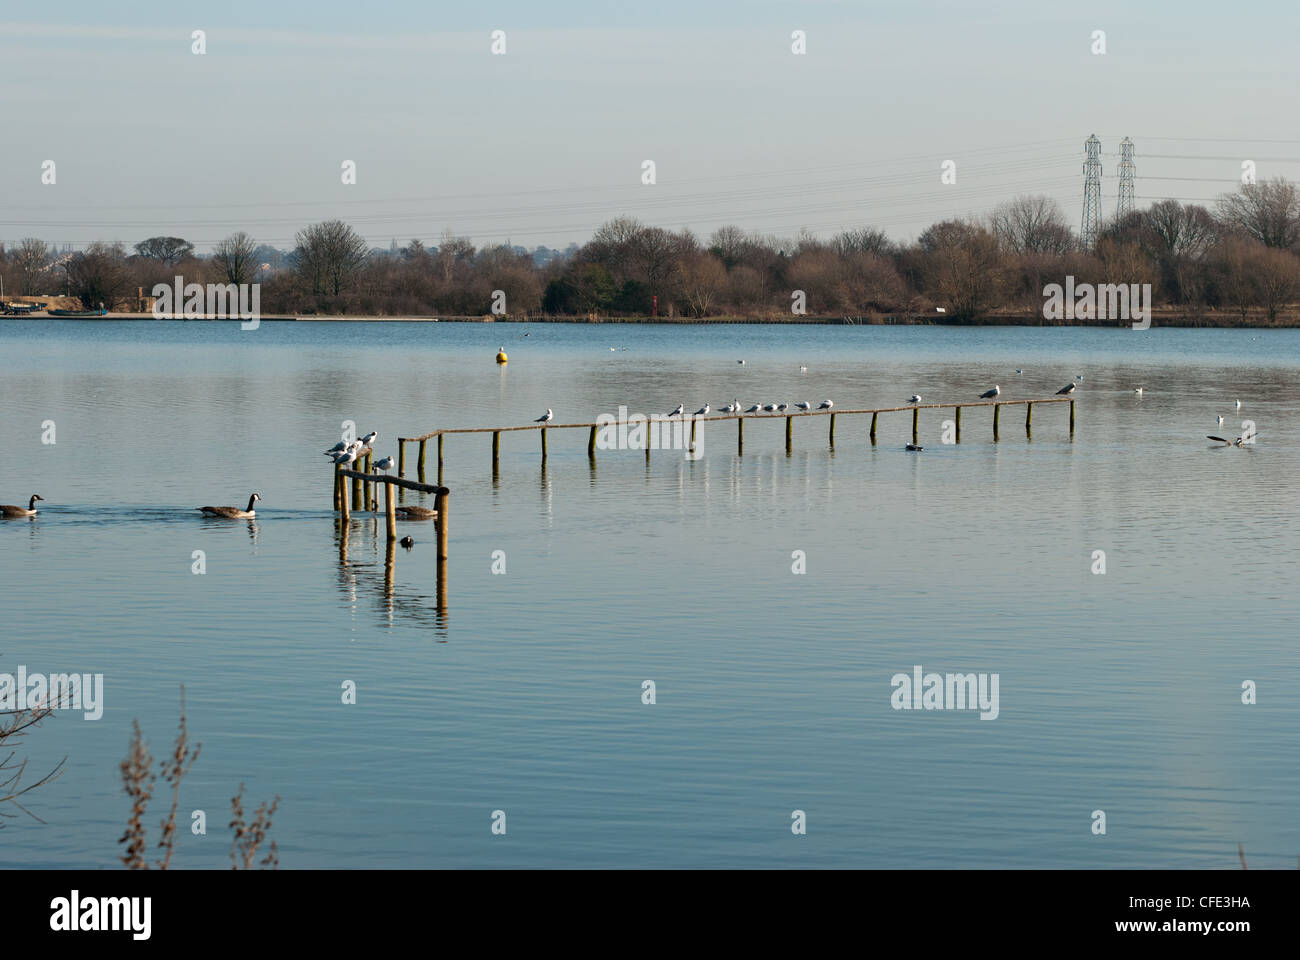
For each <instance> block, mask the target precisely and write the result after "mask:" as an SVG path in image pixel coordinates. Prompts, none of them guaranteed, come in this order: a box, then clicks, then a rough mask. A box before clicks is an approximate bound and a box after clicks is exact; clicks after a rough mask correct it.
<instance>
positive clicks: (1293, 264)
mask: <svg viewBox="0 0 1300 960" xmlns="http://www.w3.org/2000/svg"><path fill="white" fill-rule="evenodd" d="M1253 261H1254V262H1253V263H1252V264H1250V273H1251V274H1252V275H1253V276H1254V278H1255V286H1256V289H1257V290H1258V292H1259V296H1258V301H1259V305H1260V306H1262V307H1263V308H1264V309H1265V310H1266V311H1268V322H1269V323H1275V322H1276V321H1277V314H1278V310H1280V309H1281V308H1282V307H1284V306H1286V305H1287V304H1288V303H1292V302H1293V301H1294V300H1295V299H1296V295H1297V293H1300V259H1297V258H1296V256H1295V254H1293V253H1291V252H1290V251H1288V250H1278V249H1276V248H1274V247H1266V248H1264V249H1262V250H1256V251H1255V255H1254V257H1253Z"/></svg>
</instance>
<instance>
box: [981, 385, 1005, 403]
mask: <svg viewBox="0 0 1300 960" xmlns="http://www.w3.org/2000/svg"><path fill="white" fill-rule="evenodd" d="M1001 392H1002V388H1001V387H999V386H998V385H997V384H994V385H993V389H992V390H985V391H984V392H983V393H981V394H980V399H981V400H992V399H993V398H994V397H996V396H997V395H998V394H1000V393H1001Z"/></svg>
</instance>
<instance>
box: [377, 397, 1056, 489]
mask: <svg viewBox="0 0 1300 960" xmlns="http://www.w3.org/2000/svg"><path fill="white" fill-rule="evenodd" d="M1003 406H1005V404H1001V403H997V404H994V405H993V439H994V440H998V439H1000V438H1001V415H1002V407H1003ZM953 409H954V416H953V426H954V433H955V439H956V441H957V442H958V443H960V442H961V410H962V408H961V407H959V406H958V407H954V408H953ZM835 417H836V414H834V413H832V414H830V429H829V431H828V433H829V438H828V439H829V441H830V444H831V446H834V445H835ZM746 419H748V418H747V417H737V418H736V452H737V453H744V450H745V420H746ZM763 419H771V418H763ZM879 420H880V414H879V412H873V413H872V414H871V433H870V437H871V444H872V446H875V444H876V428H877V426H878V424H879ZM794 421H795V416H794V415H791V416H787V417H786V418H785V448H786V451H787V452H789V451H790V450H792V449H793V447H794ZM659 422H667V421H659ZM1033 423H1034V404H1033V402H1032V401H1028V402H1026V403H1025V435H1026V436H1032V434H1033ZM695 426H696V421H694V420H692V421H691V445H692V447H693V446H694V445H695ZM466 432H472V431H466ZM484 432H486V431H484ZM539 432H540V433H541V435H542V461H543V462H545V460H546V428H545V427H542V428H541V429H540V431H539ZM596 433H597V426H596V425H595V424H593V425H592V426H591V427H590V430H589V433H588V435H587V456H588V457H590V458H591V459H592V460H595V459H596ZM1070 436H1074V401H1073V400H1071V401H1070ZM920 437H921V410H920V408H919V407H916V408H913V409H912V443H919V442H920ZM437 438H438V483H439V484H441V483H442V465H443V456H442V441H443V435H442V434H441V433H439V434H437ZM407 442H408V441H406V440H401V439H399V440H398V442H397V443H398V452H397V475H398V476H399V477H404V476H405V475H406V444H407ZM418 442H419V444H420V452H419V457H418V459H417V461H416V463H417V466H418V470H419V478H420V481H421V482H423V481H424V461H425V449H426V444H427V443H428V438H427V437H426V438H424V439H422V440H419V441H418ZM645 458H646V460H649V459H650V445H649V443H647V444H646V449H645ZM368 461H369V457H368V456H367V462H368ZM500 467H501V431H500V430H493V431H492V475H493V477H496V476H497V475H498V473H499V472H500ZM355 483H356V481H354V488H353V490H354V493H353V501H354V503H356V502H360V501H359V499H358V497H359V496H360V495H359V494H358V493H356V487H355Z"/></svg>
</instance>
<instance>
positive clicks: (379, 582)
mask: <svg viewBox="0 0 1300 960" xmlns="http://www.w3.org/2000/svg"><path fill="white" fill-rule="evenodd" d="M336 523H337V528H336V532H337V538H338V573H337V577H338V584H339V594H340V596H341V598H342V600H343V603H344V605H345V606H348V607H350V608H352V609H353V612H354V613H355V612H356V607H357V604H358V602H359V601H361V600H362V599H363V598H364V596H365V594H366V591H367V589H369V591H370V594H371V596H373V597H374V599H375V604H374V607H375V610H376V611H377V612H378V613H379V620H380V622H381V623H383V624H384V625H385V626H389V627H391V626H394V625H395V624H396V622H397V621H398V620H399V619H401V620H404V621H407V622H408V623H413V624H416V625H428V624H432V625H433V626H434V627H435V629H436V632H437V634H438V637H437V639H438V640H439V642H445V641H446V639H447V624H448V617H447V599H448V594H447V563H446V560H445V558H444V560H443V561H442V562H441V563H438V562H437V555H436V553H437V550H438V546H437V541H436V538H435V539H434V542H432V543H430V542H428V541H425V540H420V541H417V542H418V543H419V544H420V545H422V546H424V547H425V552H424V553H423V557H424V558H425V559H426V560H427V558H428V550H429V549H430V548H431V549H432V550H433V551H434V553H435V555H434V557H433V559H434V562H435V572H434V595H433V597H432V600H433V604H432V607H431V605H430V603H429V600H430V599H431V598H430V597H429V595H428V593H427V592H420V591H418V590H410V589H406V590H403V589H401V588H400V587H399V585H398V582H397V547H398V541H397V540H395V539H394V540H390V539H388V536H387V530H386V529H383V530H381V527H380V524H379V520H378V518H374V519H367V520H365V521H360V522H358V521H356V520H353V521H351V522H346V523H345V522H344V521H343V520H342V519H341V518H340V519H336ZM354 526H359V527H360V529H359V530H354V529H353V527H354ZM430 526H432V527H433V529H435V530H436V523H435V524H432V525H430ZM358 536H359V537H360V540H359V541H358V540H357V539H356V538H357V537H358ZM381 541H382V543H383V575H382V578H381V577H380V575H379V573H378V569H377V568H378V558H379V552H380V543H381ZM358 549H360V550H361V554H360V555H359V554H358V552H357V551H358ZM372 551H373V552H372ZM412 555H413V556H414V557H420V556H421V554H420V553H418V552H413V553H412ZM371 557H374V558H375V559H374V560H371V559H370V558H371ZM408 566H410V569H411V570H412V571H415V572H414V574H413V578H414V580H415V582H416V583H418V582H419V579H420V578H422V577H423V576H427V571H428V568H427V566H426V565H425V564H421V563H418V562H417V563H414V564H413V565H410V564H408Z"/></svg>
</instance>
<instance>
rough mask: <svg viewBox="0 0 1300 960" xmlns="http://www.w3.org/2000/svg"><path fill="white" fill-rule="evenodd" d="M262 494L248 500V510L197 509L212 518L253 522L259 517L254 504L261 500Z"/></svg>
mask: <svg viewBox="0 0 1300 960" xmlns="http://www.w3.org/2000/svg"><path fill="white" fill-rule="evenodd" d="M261 499H262V496H261V494H258V493H255V494H253V495H252V496H251V497H249V498H248V509H247V510H240V509H239V508H238V507H195V508H194V509H196V510H201V511H203V512H204V513H206V514H207V515H208V516H210V517H225V518H226V519H227V520H252V519H253V518H254V517H256V516H257V513H256V511H254V510H253V504H255V503H256V502H257V501H258V500H261Z"/></svg>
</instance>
